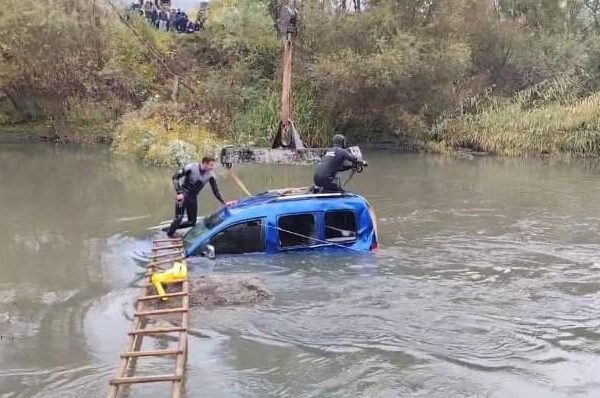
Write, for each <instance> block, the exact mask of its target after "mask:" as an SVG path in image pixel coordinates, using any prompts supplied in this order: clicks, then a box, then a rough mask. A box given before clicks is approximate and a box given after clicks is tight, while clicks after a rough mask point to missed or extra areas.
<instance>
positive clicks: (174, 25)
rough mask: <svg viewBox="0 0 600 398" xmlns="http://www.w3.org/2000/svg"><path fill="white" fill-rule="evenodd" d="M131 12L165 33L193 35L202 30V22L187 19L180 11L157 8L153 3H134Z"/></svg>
mask: <svg viewBox="0 0 600 398" xmlns="http://www.w3.org/2000/svg"><path fill="white" fill-rule="evenodd" d="M131 9H132V10H133V11H138V12H139V13H140V14H141V15H142V16H143V17H144V18H145V19H146V20H147V21H148V23H149V24H150V25H151V26H153V27H154V28H156V29H158V30H161V31H165V32H179V33H194V32H198V31H200V30H202V28H203V26H202V20H201V19H200V18H198V19H197V20H196V21H192V20H190V19H189V17H188V15H187V14H186V13H185V12H184V11H182V10H181V9H179V8H178V9H174V8H171V9H166V8H160V7H157V6H156V4H155V3H154V2H153V1H146V2H145V3H144V4H143V5H140V4H138V3H134V4H132V6H131Z"/></svg>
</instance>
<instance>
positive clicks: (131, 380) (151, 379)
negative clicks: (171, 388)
mask: <svg viewBox="0 0 600 398" xmlns="http://www.w3.org/2000/svg"><path fill="white" fill-rule="evenodd" d="M179 380H181V376H178V375H156V376H137V377H118V378H116V379H112V380H111V381H110V384H112V385H117V384H137V383H157V382H162V381H179Z"/></svg>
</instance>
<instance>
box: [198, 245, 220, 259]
mask: <svg viewBox="0 0 600 398" xmlns="http://www.w3.org/2000/svg"><path fill="white" fill-rule="evenodd" d="M200 255H202V256H203V257H206V258H208V259H209V260H214V259H215V258H217V254H216V252H215V247H214V246H213V245H204V247H202V250H200Z"/></svg>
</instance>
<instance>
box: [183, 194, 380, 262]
mask: <svg viewBox="0 0 600 398" xmlns="http://www.w3.org/2000/svg"><path fill="white" fill-rule="evenodd" d="M184 242H185V255H186V257H189V256H195V255H208V254H209V253H210V254H217V255H221V254H244V253H280V252H286V251H293V250H315V249H332V248H338V249H350V250H355V251H365V252H368V251H372V250H375V249H376V248H377V226H376V218H375V213H374V211H373V208H372V207H371V205H370V204H369V202H368V201H367V200H366V199H365V198H363V197H362V196H360V195H357V194H354V193H350V192H340V193H313V192H311V190H310V189H308V188H290V189H280V190H272V191H267V192H264V193H262V194H259V195H255V196H251V197H248V198H245V199H242V200H240V201H238V202H237V203H236V204H235V205H234V206H232V207H229V208H223V209H221V210H219V211H218V212H217V213H215V214H213V215H211V216H209V217H206V218H204V219H203V220H200V222H199V223H198V224H196V226H194V227H193V228H192V229H191V230H190V231H188V233H187V234H186V235H185V238H184ZM209 256H210V255H209Z"/></svg>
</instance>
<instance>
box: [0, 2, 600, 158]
mask: <svg viewBox="0 0 600 398" xmlns="http://www.w3.org/2000/svg"><path fill="white" fill-rule="evenodd" d="M282 3H283V2H282V1H281V0H213V1H212V2H211V3H210V10H209V12H208V13H207V16H206V20H204V21H203V23H202V25H203V30H201V31H199V32H195V33H193V34H188V35H177V34H175V33H171V32H164V31H158V30H156V29H153V28H152V27H151V26H150V25H149V24H148V23H147V22H146V20H145V19H144V18H143V17H142V16H140V15H139V13H136V12H127V11H126V10H125V8H123V9H121V10H118V11H115V9H113V8H112V7H110V6H109V3H107V2H105V1H99V2H89V1H86V0H49V1H47V2H39V1H34V0H22V1H19V2H16V3H13V7H5V8H3V9H2V11H0V37H2V38H3V40H2V41H1V42H0V139H2V137H3V136H6V135H11V136H15V135H20V134H23V135H27V136H32V137H41V138H42V139H46V140H49V141H54V142H60V141H65V142H66V141H69V142H77V143H86V144H87V143H99V142H101V143H109V144H110V145H111V146H112V149H113V151H114V153H116V154H119V155H123V156H132V157H135V158H138V159H141V160H143V161H146V162H148V163H151V164H155V165H174V164H176V163H180V162H185V161H187V160H189V159H192V158H197V157H198V156H200V155H202V154H203V153H206V152H215V151H217V150H218V149H219V148H220V147H221V146H222V145H225V144H241V145H253V146H268V145H269V144H270V142H271V140H272V138H273V135H274V134H275V132H276V127H277V123H278V118H279V116H278V115H279V92H280V76H281V52H282V44H281V38H280V37H278V35H277V32H276V29H275V27H274V22H275V19H276V15H277V10H278V9H279V7H280V6H281V4H282ZM350 3H352V6H350V5H349V4H350ZM342 4H346V8H343V7H342ZM357 4H358V5H359V6H360V10H356V9H355V6H356V5H357ZM195 14H196V13H195V12H190V15H195ZM300 16H301V17H300V20H299V32H298V35H297V37H296V38H295V42H294V43H295V44H294V45H295V53H294V77H293V84H294V98H293V106H294V120H295V124H296V126H297V127H298V129H299V131H300V134H301V136H302V138H303V139H304V140H305V141H307V143H308V144H309V145H311V146H324V145H327V144H328V143H329V142H328V141H329V138H330V137H331V136H332V135H333V134H334V133H335V132H342V133H344V134H346V135H347V137H348V139H349V140H350V141H351V142H354V143H360V144H366V145H371V146H388V147H397V148H403V149H410V150H417V151H429V152H437V153H456V152H464V151H469V152H472V153H489V154H492V155H501V156H530V155H533V156H537V155H548V156H563V155H569V156H571V155H574V156H590V157H596V156H599V155H600V67H599V66H598V65H600V40H598V39H599V35H600V0H597V1H596V0H590V1H588V2H564V3H561V2H543V1H539V0H538V1H533V0H520V1H516V2H515V1H502V0H500V1H498V2H490V1H487V0H433V1H420V0H410V1H409V0H369V1H368V2H367V1H353V2H341V1H340V2H336V1H331V2H327V1H325V2H323V1H321V0H304V1H302V2H301V8H300ZM120 17H123V18H124V20H121V19H120ZM33 21H35V23H34V22H33Z"/></svg>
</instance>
